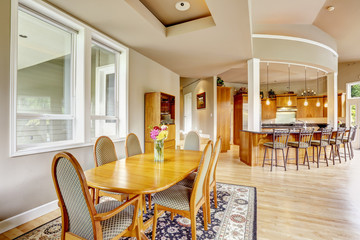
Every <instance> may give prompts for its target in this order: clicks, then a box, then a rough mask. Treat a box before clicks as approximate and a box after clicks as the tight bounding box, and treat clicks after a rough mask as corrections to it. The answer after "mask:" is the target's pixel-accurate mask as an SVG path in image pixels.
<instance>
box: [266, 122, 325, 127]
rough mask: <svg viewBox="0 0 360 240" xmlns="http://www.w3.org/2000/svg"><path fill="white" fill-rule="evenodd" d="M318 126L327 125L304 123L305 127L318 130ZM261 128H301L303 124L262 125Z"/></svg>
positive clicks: (323, 124)
mask: <svg viewBox="0 0 360 240" xmlns="http://www.w3.org/2000/svg"><path fill="white" fill-rule="evenodd" d="M319 125H320V126H321V125H322V126H325V125H327V123H306V127H313V128H318V127H319ZM261 127H262V128H302V127H304V124H303V123H263V124H261Z"/></svg>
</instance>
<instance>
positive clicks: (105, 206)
mask: <svg viewBox="0 0 360 240" xmlns="http://www.w3.org/2000/svg"><path fill="white" fill-rule="evenodd" d="M51 172H52V178H53V181H54V185H55V189H56V194H57V196H58V199H59V206H60V209H61V217H62V229H61V239H62V240H64V239H99V240H101V239H106V240H108V239H119V237H121V236H123V235H124V234H126V233H128V232H130V231H135V232H136V238H137V239H140V224H139V217H138V216H139V215H138V214H136V213H138V212H139V202H140V196H139V195H136V196H134V197H133V198H131V199H130V200H128V201H126V202H124V203H121V202H119V201H115V200H111V201H105V202H102V203H100V204H97V205H94V203H93V201H92V197H91V196H90V192H89V188H88V186H87V183H86V179H85V175H84V172H83V170H82V168H81V166H80V164H79V163H78V161H77V160H76V158H75V157H74V156H73V155H71V154H70V153H67V152H62V153H58V154H56V155H55V156H54V159H53V162H52V171H51Z"/></svg>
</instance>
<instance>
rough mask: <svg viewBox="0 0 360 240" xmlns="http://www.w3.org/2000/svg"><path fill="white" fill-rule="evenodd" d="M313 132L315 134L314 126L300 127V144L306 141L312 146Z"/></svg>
mask: <svg viewBox="0 0 360 240" xmlns="http://www.w3.org/2000/svg"><path fill="white" fill-rule="evenodd" d="M313 134H314V129H313V128H311V129H305V128H302V129H300V132H299V146H300V145H301V143H303V144H304V143H305V144H307V145H308V146H310V145H311V140H312V137H313Z"/></svg>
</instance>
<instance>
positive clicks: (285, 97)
mask: <svg viewBox="0 0 360 240" xmlns="http://www.w3.org/2000/svg"><path fill="white" fill-rule="evenodd" d="M289 99H290V101H291V105H288V102H289ZM296 106H297V97H296V94H278V95H276V107H278V108H280V107H296Z"/></svg>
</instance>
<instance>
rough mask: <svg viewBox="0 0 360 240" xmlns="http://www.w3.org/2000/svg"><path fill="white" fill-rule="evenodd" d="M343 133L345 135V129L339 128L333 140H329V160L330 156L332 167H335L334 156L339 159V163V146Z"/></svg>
mask: <svg viewBox="0 0 360 240" xmlns="http://www.w3.org/2000/svg"><path fill="white" fill-rule="evenodd" d="M344 133H345V128H342V127H341V128H339V129H338V130H337V131H336V134H335V138H332V139H330V145H331V152H330V158H331V156H332V158H333V165H335V157H336V155H337V156H338V157H339V163H341V157H340V144H341V143H342V140H343V137H344ZM335 153H336V154H335Z"/></svg>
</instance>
